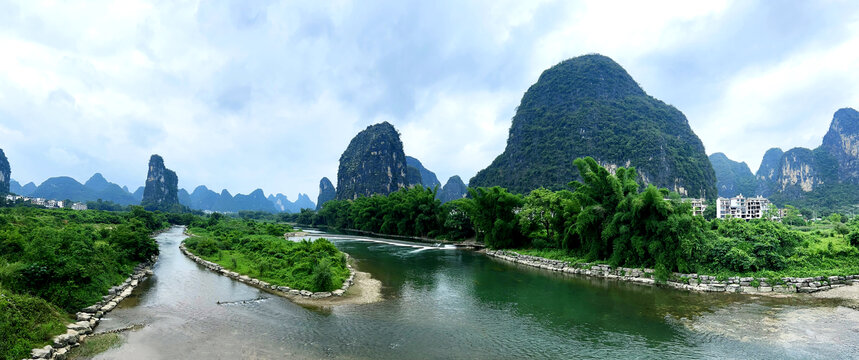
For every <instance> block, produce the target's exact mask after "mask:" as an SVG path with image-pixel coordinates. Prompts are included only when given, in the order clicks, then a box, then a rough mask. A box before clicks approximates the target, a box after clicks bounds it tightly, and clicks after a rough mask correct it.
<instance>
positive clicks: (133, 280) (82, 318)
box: [31, 256, 158, 360]
mask: <svg viewBox="0 0 859 360" xmlns="http://www.w3.org/2000/svg"><path fill="white" fill-rule="evenodd" d="M157 259H158V257H157V256H153V257H152V258H151V259H150V260H149V261H148V262H145V263H141V264H139V265H137V266H136V267H135V268H134V272H133V273H132V274H131V276H129V277H128V278H127V279H125V281H124V282H123V283H122V284H120V285H117V286H114V287H112V288H110V290H108V294H107V295H105V296H103V297H102V298H101V301H99V302H97V303H95V304H93V305H91V306H88V307H86V308H84V309H82V310H81V311H80V312H78V313H77V314H75V316H76V320H77V322H74V323H71V324H68V325H66V333H65V334H60V335H57V336H55V337H54V338H53V339H52V343H51V345H46V346H45V347H43V348H38V349H33V350H32V351H31V355H32V356H31V358H32V359H55V360H65V359H66V358H67V357H68V355H67V354H68V352H69V350H71V348H73V347H77V346H79V345H80V343H81V342H82V341H83V340H84V339H86V337H87V336H88V335H90V334H92V332H93V329H95V327H96V326H98V323H99V321H100V320H101V318H102V317H103V316H104V315H105V314H107V313H109V312H110V311H111V310H113V309H114V308H116V305H117V304H119V302H120V301H122V300H123V299H125V298H127V297H128V296H130V295H131V292H132V291H133V290H134V288H135V287H137V285H138V284H140V283H141V282H142V281H143V280H144V279H146V277H147V276H150V275H152V268H151V266H152V264H154V263H155V261H156V260H157Z"/></svg>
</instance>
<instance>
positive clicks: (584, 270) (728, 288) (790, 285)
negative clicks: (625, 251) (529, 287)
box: [486, 250, 859, 294]
mask: <svg viewBox="0 0 859 360" xmlns="http://www.w3.org/2000/svg"><path fill="white" fill-rule="evenodd" d="M486 254H487V255H489V256H491V257H496V258H499V259H502V260H506V261H510V262H514V263H517V264H523V265H528V266H533V267H536V268H541V269H546V270H551V271H558V272H563V273H568V274H580V275H587V276H594V277H601V278H606V279H615V280H621V281H628V282H635V283H642V284H654V283H655V282H656V281H655V280H654V277H653V274H654V272H655V271H654V270H653V269H642V268H625V267H618V268H612V267H611V266H609V265H604V264H591V263H575V264H574V263H570V262H568V261H559V260H551V259H545V258H541V257H538V256H531V255H522V254H519V253H516V252H514V251H505V250H486ZM856 283H859V275H848V276H818V277H806V278H794V277H783V278H779V279H767V278H751V277H730V278H727V279H723V280H718V279H716V277H715V276H709V275H700V274H681V273H673V274H672V277H671V279H669V280H668V281H667V282H666V283H665V285H667V286H670V287H673V288H677V289H683V290H690V291H700V292H726V293H745V294H748V293H754V294H760V293H773V292H775V293H813V292H817V291H823V290H829V289H834V288H838V287H841V286H847V285H853V284H856Z"/></svg>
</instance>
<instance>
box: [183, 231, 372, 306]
mask: <svg viewBox="0 0 859 360" xmlns="http://www.w3.org/2000/svg"><path fill="white" fill-rule="evenodd" d="M179 250H181V251H182V253H183V254H185V256H187V257H188V258H189V259H191V260H193V261H194V262H196V263H198V264H200V265H203V266H204V267H206V268H207V269H209V270H212V271H214V272H216V273H219V274H221V275H223V276H226V277H229V278H232V279H233V280H237V281H239V282H242V283H245V284H248V285H251V286H254V287H257V288H260V289H263V290H266V291H268V292H271V293H274V294H276V295H280V296H283V297H287V298H289V297H290V296H301V297H303V298H307V299H324V298H328V297H332V296H343V294H344V293H345V292H346V290H348V289H349V287H350V286H352V284H353V283H354V281H355V269H353V268H352V265H348V264H347V265H346V267H347V268H348V269H349V278H348V279H346V281H344V282H343V286H342V287H341V288H340V289H337V290H334V291H318V292H312V291H310V290H300V289H292V288H290V287H289V286H277V285H272V284H269V283H267V282H265V281H262V280H258V279H254V278H251V277H249V276H247V275H242V274H239V273H237V272H235V271H231V270H229V269H227V268H224V267H223V266H221V265H218V264H216V263H213V262H211V261H207V260H205V259H203V258H201V257H199V256H197V255H194V254H193V253H191V252H190V251H188V249H186V248H185V244H184V243H183V244H181V245H179ZM344 254H345V255H346V257H347V259H348V257H349V254H346V253H344Z"/></svg>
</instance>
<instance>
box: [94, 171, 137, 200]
mask: <svg viewBox="0 0 859 360" xmlns="http://www.w3.org/2000/svg"><path fill="white" fill-rule="evenodd" d="M84 186H85V187H87V188H88V189H89V190H91V191H92V193H93V195H92V196H91V197H94V199H87V200H88V201H94V200H98V199H102V200H104V201H112V202H115V203H117V204H121V205H131V204H137V203H138V202H137V201H135V199H134V196H133V195H132V194H131V193H129V192H128V191H127V190H124V189H123V188H122V187H120V186H119V185H117V184H114V183H112V182H109V181H107V180H106V179H105V178H104V176H102V175H101V174H100V173H95V174H94V175H93V176H92V177H90V179H89V180H87V182H85V183H84Z"/></svg>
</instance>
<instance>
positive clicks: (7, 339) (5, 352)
mask: <svg viewBox="0 0 859 360" xmlns="http://www.w3.org/2000/svg"><path fill="white" fill-rule="evenodd" d="M71 320H72V319H71V317H70V316H69V315H68V314H66V313H65V312H64V311H62V310H61V309H60V308H59V307H57V306H55V305H53V304H50V303H48V302H47V301H45V300H43V299H41V298H38V297H34V296H30V295H25V294H15V293H12V292H11V291H7V290H4V289H3V288H2V287H0V359H21V358H29V357H30V350H32V349H34V348H39V347H43V346H45V345H48V344H50V343H51V339H52V338H53V336H54V335H56V334H61V333H63V332H65V330H66V324H67V323H69V322H71Z"/></svg>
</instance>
